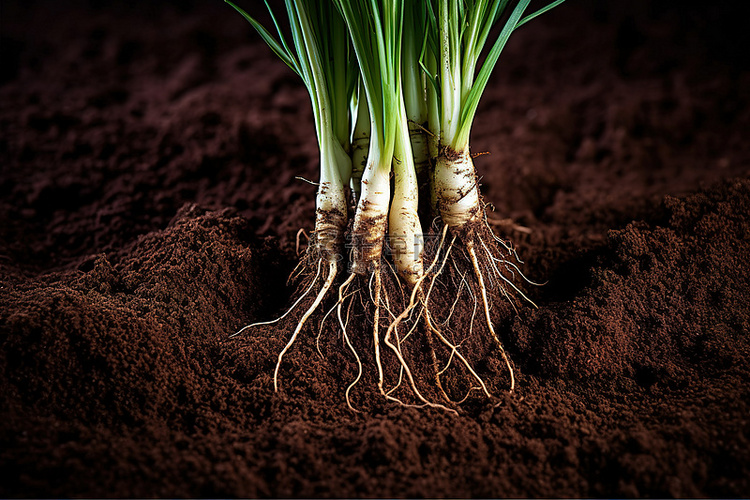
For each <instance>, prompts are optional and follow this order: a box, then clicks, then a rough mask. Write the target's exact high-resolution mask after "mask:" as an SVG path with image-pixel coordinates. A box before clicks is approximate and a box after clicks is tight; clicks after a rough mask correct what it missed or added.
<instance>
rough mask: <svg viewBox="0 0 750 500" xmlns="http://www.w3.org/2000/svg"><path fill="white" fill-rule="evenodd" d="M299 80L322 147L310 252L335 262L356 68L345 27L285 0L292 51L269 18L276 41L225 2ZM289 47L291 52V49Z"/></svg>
mask: <svg viewBox="0 0 750 500" xmlns="http://www.w3.org/2000/svg"><path fill="white" fill-rule="evenodd" d="M226 2H227V3H228V4H230V5H231V6H232V7H234V9H235V10H237V11H238V12H239V13H240V14H242V16H243V17H244V18H245V19H246V20H247V21H248V22H249V23H250V24H251V25H252V26H253V28H255V30H256V31H257V32H258V34H260V36H261V38H262V39H263V40H264V41H265V42H266V43H267V44H268V46H269V47H270V48H271V49H272V50H273V51H274V52H275V53H276V55H278V56H279V58H281V60H282V61H284V62H285V63H286V64H287V65H288V66H289V67H290V68H291V69H292V70H293V71H294V72H295V73H297V75H299V76H300V78H302V81H303V82H304V84H305V87H306V88H307V91H308V94H309V95H310V101H311V104H312V108H313V117H314V119H315V131H316V135H317V139H318V146H319V148H320V182H319V187H318V192H317V195H316V218H315V235H316V238H315V243H314V247H313V250H314V251H316V252H317V254H318V255H320V256H321V257H323V258H325V259H327V260H329V261H334V260H337V259H339V258H340V255H341V250H342V246H343V236H344V231H345V229H346V218H347V207H346V197H345V193H344V183H345V182H348V181H349V177H350V175H351V169H352V164H351V158H350V157H349V154H348V152H349V151H350V149H351V144H350V137H349V130H350V123H349V119H350V118H349V101H350V99H351V95H352V92H353V88H354V82H355V81H356V66H355V64H354V62H353V60H352V58H351V56H350V54H349V42H348V37H347V30H346V26H345V24H344V22H343V19H341V17H340V15H339V13H338V11H337V10H336V9H335V8H334V7H333V6H332V5H331V4H330V3H329V2H318V1H313V0H286V1H285V6H286V12H287V16H288V18H289V25H290V29H291V34H292V40H293V46H290V45H289V44H288V43H287V41H286V38H285V37H284V35H283V33H282V31H281V28H280V25H279V23H278V21H277V19H276V16H275V15H274V13H273V11H272V10H271V8H270V6H269V5H268V4H267V3H266V7H267V8H268V11H269V12H270V14H271V18H272V20H273V23H274V26H275V28H276V32H277V35H278V40H277V39H276V37H274V36H273V35H272V34H271V33H270V32H269V31H268V30H267V29H266V28H264V27H263V26H262V25H261V24H260V23H259V22H258V21H257V20H255V19H254V18H253V17H252V16H250V15H249V14H248V13H247V12H245V11H244V10H242V9H241V8H240V7H238V6H237V5H235V4H234V3H232V2H231V1H230V0H226ZM292 47H293V48H292Z"/></svg>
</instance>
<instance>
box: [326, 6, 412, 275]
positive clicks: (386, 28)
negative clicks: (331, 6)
mask: <svg viewBox="0 0 750 500" xmlns="http://www.w3.org/2000/svg"><path fill="white" fill-rule="evenodd" d="M335 2H336V5H337V6H338V7H339V9H340V11H341V14H342V16H343V18H344V20H345V22H346V25H347V28H348V29H349V36H350V38H351V41H352V46H353V47H354V52H355V54H356V56H357V62H358V63H359V69H360V75H361V79H362V85H363V87H364V89H365V95H366V97H367V107H368V110H369V115H370V125H371V132H370V149H369V152H368V155H367V164H366V166H365V170H364V173H363V175H362V183H361V186H362V188H361V196H360V199H359V201H358V204H357V209H356V211H355V215H354V223H353V226H352V232H351V235H352V244H353V248H352V256H351V268H350V269H351V271H352V272H353V273H358V274H365V273H368V272H372V271H373V269H375V268H376V267H377V266H379V263H380V257H381V255H382V249H383V241H384V238H385V228H386V221H387V214H388V206H389V202H390V172H391V160H392V158H393V151H394V147H395V140H396V124H397V122H398V119H397V116H398V114H397V113H398V102H399V99H400V94H399V93H398V92H399V88H398V81H397V79H398V73H399V65H400V46H401V26H402V4H401V2H389V3H386V4H379V3H377V2H376V1H375V0H372V1H368V0H335Z"/></svg>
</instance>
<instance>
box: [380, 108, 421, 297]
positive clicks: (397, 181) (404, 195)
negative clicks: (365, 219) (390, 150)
mask: <svg viewBox="0 0 750 500" xmlns="http://www.w3.org/2000/svg"><path fill="white" fill-rule="evenodd" d="M400 123H401V126H400V127H399V130H398V131H397V134H396V143H395V151H394V158H393V172H394V193H393V202H392V204H391V211H390V213H389V218H388V222H389V227H388V232H389V235H390V243H391V252H392V254H393V262H394V264H395V265H396V270H397V271H398V273H399V274H400V275H401V277H402V278H403V279H404V281H406V283H408V284H409V286H411V287H413V286H414V285H415V284H416V283H417V282H418V281H419V279H420V278H421V277H422V275H423V274H424V260H423V258H422V249H423V247H424V236H423V234H422V226H421V224H420V222H419V214H418V213H417V209H418V207H419V187H418V184H417V176H416V173H415V171H414V158H413V156H412V151H411V141H410V137H409V127H408V126H407V123H406V113H405V112H404V109H403V107H402V108H401V122H400Z"/></svg>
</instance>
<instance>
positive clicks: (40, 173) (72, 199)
mask: <svg viewBox="0 0 750 500" xmlns="http://www.w3.org/2000/svg"><path fill="white" fill-rule="evenodd" d="M609 4H612V5H609ZM707 4H709V2H656V1H654V2H646V1H636V2H626V3H623V5H615V3H614V2H593V1H585V0H579V1H575V0H570V1H569V2H567V3H566V4H564V5H563V6H562V7H560V8H559V9H557V10H555V11H553V12H551V13H550V14H548V15H546V16H544V17H543V18H540V19H538V20H535V21H534V22H533V23H529V24H528V25H526V26H525V27H524V28H523V29H522V30H519V31H518V32H517V33H516V34H514V36H513V37H512V38H511V41H510V42H509V43H508V45H507V48H506V49H505V51H504V53H503V55H502V57H501V59H500V63H499V66H498V71H497V72H496V74H495V75H494V76H493V78H492V80H491V83H490V87H489V89H488V90H487V92H486V94H485V95H484V97H483V99H482V102H481V104H480V111H479V114H478V117H477V120H476V124H475V127H474V132H473V136H472V145H473V151H474V152H475V153H482V152H488V153H490V154H488V155H484V156H479V157H477V158H476V163H477V168H478V170H479V173H480V175H482V176H483V177H482V190H483V193H484V195H485V197H486V199H487V201H489V202H491V203H492V204H493V205H494V207H495V212H494V213H492V214H491V218H492V221H493V227H494V228H495V229H496V230H497V231H498V232H499V233H500V234H501V235H503V236H504V237H507V238H510V239H512V240H513V241H514V242H515V244H516V246H517V247H518V251H519V254H520V255H521V258H523V259H524V260H525V262H526V264H525V267H524V270H525V271H526V273H527V274H528V275H529V276H530V277H531V278H533V279H534V280H536V281H539V282H545V283H546V284H545V285H544V286H541V287H527V289H526V291H527V292H528V293H529V294H530V296H531V298H532V299H533V300H534V301H535V302H536V303H537V304H538V306H539V308H538V309H533V308H531V307H522V308H520V310H519V312H518V313H517V314H515V313H514V314H496V321H497V331H498V334H499V335H500V337H501V339H502V340H503V342H504V343H505V345H506V348H507V350H508V352H509V354H510V356H511V359H512V360H513V362H514V365H515V368H516V374H517V377H518V381H517V390H516V391H515V393H513V394H512V395H507V394H505V393H504V389H503V388H504V387H505V380H499V381H498V382H497V383H496V384H495V387H496V388H497V392H498V393H499V395H500V399H499V403H500V404H499V405H498V404H497V402H492V403H490V402H481V401H479V402H475V403H472V404H470V405H467V406H466V407H465V408H464V409H463V410H462V411H461V414H460V415H459V416H454V415H452V414H449V413H446V412H444V411H440V410H434V409H413V408H403V407H399V406H397V405H394V404H390V403H386V402H383V401H381V399H380V397H379V396H378V395H377V394H376V389H374V388H373V387H372V386H371V385H370V386H369V388H368V387H361V388H360V389H359V390H358V393H357V394H356V395H355V396H356V398H355V400H356V401H358V402H359V403H360V407H361V408H362V409H363V411H362V412H361V413H353V412H352V411H350V410H349V409H348V408H347V407H346V404H345V400H344V391H345V389H346V386H347V385H348V383H349V382H350V381H351V378H352V374H353V373H355V368H354V362H353V359H351V356H347V355H346V351H345V350H344V349H343V347H341V345H340V344H335V342H334V343H331V344H330V345H329V347H328V348H327V349H325V350H324V351H323V354H324V357H323V358H321V357H320V356H318V354H317V352H316V347H315V341H314V337H315V335H314V330H315V329H316V328H317V324H318V321H319V319H318V320H316V321H314V322H313V324H314V326H315V328H314V327H313V326H311V327H310V328H309V329H307V330H306V331H305V332H304V334H303V335H302V336H301V338H300V341H299V342H298V344H296V345H295V347H294V348H293V349H292V350H291V351H290V353H289V354H288V356H287V358H286V359H285V363H284V366H283V367H282V371H281V385H282V387H281V391H280V392H279V393H278V394H275V393H274V391H273V383H272V376H273V369H274V365H275V362H276V356H277V355H278V353H279V351H280V350H281V349H282V347H283V346H284V344H285V343H286V342H287V340H288V338H289V335H290V334H291V331H292V329H293V325H294V322H293V320H290V321H286V322H282V323H281V324H278V325H274V326H270V327H264V328H259V329H257V330H255V331H253V332H252V333H249V334H246V335H243V336H241V337H237V338H235V339H229V338H228V334H229V333H231V332H234V331H236V330H237V329H238V328H239V327H241V326H243V325H245V324H247V323H249V322H252V321H261V320H267V319H270V318H273V317H275V315H277V314H278V313H280V312H283V311H284V310H285V308H286V307H288V305H290V304H291V300H292V297H293V296H294V293H295V290H294V289H292V288H287V287H286V286H285V280H286V278H287V276H288V275H289V273H290V272H291V271H292V269H293V267H294V265H295V263H296V261H297V256H296V253H295V235H296V233H297V231H298V229H299V228H306V229H308V230H309V229H310V228H311V226H312V223H313V215H314V194H315V187H314V186H312V185H310V184H309V183H306V182H304V181H300V180H297V179H296V177H297V176H300V177H304V178H306V179H311V180H315V179H316V169H317V147H316V143H315V140H314V129H313V122H312V114H311V111H310V107H309V104H308V98H307V95H306V92H305V90H304V88H303V87H302V86H301V84H300V82H299V81H298V79H297V78H296V76H295V75H294V74H293V73H292V72H291V71H290V70H289V69H288V68H287V67H286V66H284V64H283V63H281V62H279V61H278V60H276V59H275V57H274V56H273V55H272V53H271V52H270V50H268V48H267V47H265V46H264V45H263V44H262V43H261V42H260V41H259V39H258V37H257V35H255V34H254V33H253V32H252V31H251V28H250V27H249V25H248V24H247V23H246V22H244V21H243V20H242V19H241V18H240V17H239V16H238V15H237V14H236V13H234V12H233V11H232V10H231V8H229V7H228V6H226V5H225V4H223V3H222V2H219V1H218V0H217V1H211V2H209V1H201V2H156V3H154V2H145V1H143V2H128V3H127V4H125V3H124V2H123V5H113V4H111V3H101V2H78V3H76V2H66V7H64V8H63V7H62V6H61V5H60V4H59V2H33V3H28V4H24V5H23V7H21V6H19V5H15V4H14V3H12V2H11V3H10V4H9V3H8V2H3V4H2V7H1V9H2V16H0V18H1V22H2V43H1V45H0V46H1V47H2V65H1V68H0V69H1V72H0V278H1V281H0V388H1V392H0V476H1V477H2V478H3V479H2V480H1V481H0V496H2V497H17V496H33V497H44V496H56V497H67V496H73V497H75V496H86V497H123V496H125V497H127V496H136V497H181V496H211V497H223V496H242V497H255V496H282V497H296V496H357V497H359V496H368V497H372V496H409V497H411V496H414V497H418V496H428V497H446V496H447V497H474V496H478V497H502V496H511V497H526V496H532V497H539V496H542V497H544V496H560V497H568V496H574V497H587V496H615V497H619V496H628V497H630V496H658V497H670V496H678V497H702V496H720V497H736V496H746V495H747V494H748V492H750V479H748V478H750V443H749V439H750V418H749V417H748V415H750V368H749V367H748V363H747V360H748V357H749V356H750V310H749V307H748V301H749V300H750V141H749V140H748V131H750V71H749V69H750V68H749V67H748V64H747V59H744V56H746V48H747V47H748V46H750V40H748V36H747V33H748V31H747V30H746V29H745V26H744V21H743V19H745V18H744V17H743V16H742V15H740V11H739V7H740V5H741V4H739V3H738V4H739V5H738V8H737V9H736V10H735V9H734V8H733V7H732V6H731V4H729V3H726V2H725V3H723V5H722V6H721V7H717V6H711V5H707ZM243 5H245V6H246V7H247V8H248V9H256V11H258V10H259V9H260V5H256V6H255V7H254V6H253V4H252V3H250V2H246V3H245V4H243ZM323 334H324V335H328V336H329V338H335V335H336V329H335V328H334V326H333V323H332V322H331V323H326V326H325V328H324V331H323ZM339 342H340V340H339ZM335 345H338V346H339V347H338V349H337V348H335ZM339 351H340V352H339ZM498 363H500V361H499V359H498V355H497V354H496V353H495V354H490V355H489V358H488V360H486V362H485V364H484V365H481V366H480V368H482V366H483V367H484V368H482V369H483V370H484V372H483V373H485V374H486V373H490V372H492V367H493V366H498ZM498 373H502V370H499V371H498ZM368 391H369V392H368Z"/></svg>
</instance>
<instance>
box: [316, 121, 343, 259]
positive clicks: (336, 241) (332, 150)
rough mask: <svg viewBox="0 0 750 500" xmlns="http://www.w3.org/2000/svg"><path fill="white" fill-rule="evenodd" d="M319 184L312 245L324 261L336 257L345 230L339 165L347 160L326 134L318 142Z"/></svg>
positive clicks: (339, 254)
mask: <svg viewBox="0 0 750 500" xmlns="http://www.w3.org/2000/svg"><path fill="white" fill-rule="evenodd" d="M320 142H321V147H320V184H319V186H318V193H317V195H316V197H315V206H316V210H315V238H316V240H315V245H316V250H317V251H318V253H319V255H320V256H321V257H323V258H325V259H326V260H328V261H331V260H332V259H336V260H338V259H340V258H341V251H342V245H343V241H344V231H345V230H346V216H347V214H346V212H347V210H346V196H345V194H344V186H343V184H342V182H341V177H340V172H341V165H342V164H345V163H347V162H348V163H349V165H351V159H350V158H349V155H347V154H346V153H345V152H344V149H343V148H342V147H341V144H339V142H338V141H337V140H336V139H335V138H334V137H333V135H331V134H329V135H327V136H326V138H325V140H322V141H320Z"/></svg>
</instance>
